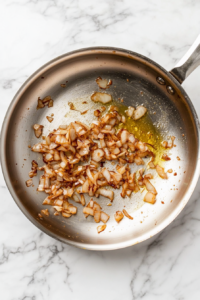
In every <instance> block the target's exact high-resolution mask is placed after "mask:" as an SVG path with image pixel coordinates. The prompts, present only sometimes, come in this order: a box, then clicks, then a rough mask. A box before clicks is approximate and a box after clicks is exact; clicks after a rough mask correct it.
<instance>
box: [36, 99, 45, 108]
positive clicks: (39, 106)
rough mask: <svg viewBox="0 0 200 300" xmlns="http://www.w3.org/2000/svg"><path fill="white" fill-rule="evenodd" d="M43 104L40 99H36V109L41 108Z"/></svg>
mask: <svg viewBox="0 0 200 300" xmlns="http://www.w3.org/2000/svg"><path fill="white" fill-rule="evenodd" d="M43 107H44V104H43V102H42V100H41V99H40V98H38V105H37V109H40V108H43Z"/></svg>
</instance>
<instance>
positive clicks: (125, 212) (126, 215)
mask: <svg viewBox="0 0 200 300" xmlns="http://www.w3.org/2000/svg"><path fill="white" fill-rule="evenodd" d="M123 214H124V215H125V217H127V218H128V219H130V220H133V217H131V216H130V215H129V214H128V212H127V211H126V210H125V209H123Z"/></svg>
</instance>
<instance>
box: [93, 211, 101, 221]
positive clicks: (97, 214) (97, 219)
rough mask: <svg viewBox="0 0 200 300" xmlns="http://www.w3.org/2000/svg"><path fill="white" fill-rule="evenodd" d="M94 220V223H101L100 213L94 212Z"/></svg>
mask: <svg viewBox="0 0 200 300" xmlns="http://www.w3.org/2000/svg"><path fill="white" fill-rule="evenodd" d="M94 220H95V222H96V223H99V222H100V221H101V211H100V210H95V211H94Z"/></svg>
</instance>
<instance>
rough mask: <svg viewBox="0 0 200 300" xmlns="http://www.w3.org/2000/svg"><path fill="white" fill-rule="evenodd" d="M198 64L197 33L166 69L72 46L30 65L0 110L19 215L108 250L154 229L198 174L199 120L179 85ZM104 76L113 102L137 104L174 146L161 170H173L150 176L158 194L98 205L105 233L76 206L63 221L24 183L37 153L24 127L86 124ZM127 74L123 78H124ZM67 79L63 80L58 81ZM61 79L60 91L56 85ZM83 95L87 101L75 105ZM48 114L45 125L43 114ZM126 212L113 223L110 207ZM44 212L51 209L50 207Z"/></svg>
mask: <svg viewBox="0 0 200 300" xmlns="http://www.w3.org/2000/svg"><path fill="white" fill-rule="evenodd" d="M199 63H200V36H199V37H198V39H197V40H196V41H195V43H194V44H193V46H192V47H191V48H190V50H189V51H188V52H187V54H186V55H185V56H184V57H183V59H182V60H181V61H180V63H179V64H178V65H177V66H176V67H175V68H174V69H173V70H171V71H170V72H168V71H166V70H165V69H164V68H162V67H161V66H160V65H158V64H157V63H155V62H154V61H152V60H150V59H149V58H147V57H145V56H143V55H140V54H138V53H135V52H132V51H128V50H124V49H119V48H110V47H95V48H86V49H80V50H77V51H73V52H70V53H67V54H64V55H62V56H59V57H57V58H56V59H54V60H52V61H50V62H48V63H47V64H46V65H44V66H43V67H41V68H40V69H39V70H37V71H36V72H35V73H34V74H33V75H32V76H31V77H30V78H29V79H28V80H27V81H26V82H25V83H24V84H23V86H22V87H21V88H20V89H19V91H18V92H17V94H16V95H15V97H14V99H13V101H12V102H11V104H10V107H9V109H8V111H7V113H6V116H5V119H4V123H3V127H2V132H1V145H0V147H1V164H2V169H3V174H4V178H5V181H6V184H7V186H8V189H9V191H10V193H11V195H12V197H13V199H14V200H15V202H16V203H17V205H18V206H19V208H20V209H21V210H22V212H23V213H24V214H25V215H26V216H27V218H28V219H29V220H30V221H31V222H32V223H33V224H35V225H36V226H37V227H38V228H39V229H41V230H42V231H44V232H45V233H46V234H48V235H50V236H51V237H53V238H55V239H57V240H60V241H62V242H64V243H68V244H70V245H74V246H77V247H80V248H84V249H90V250H111V249H118V248H123V247H127V246H130V245H134V244H136V243H139V242H141V241H144V240H146V239H148V238H150V237H152V236H153V235H155V234H157V233H158V232H160V231H161V230H162V229H163V228H165V227H166V226H167V225H168V224H170V223H171V222H172V221H173V220H174V218H175V217H176V216H177V215H178V214H179V213H180V211H181V210H182V209H183V208H184V206H185V205H186V203H187V202H188V200H189V199H190V196H191V194H192V192H193V190H194V188H195V185H196V183H197V180H198V177H199V170H200V166H199V162H200V160H199V121H198V117H197V114H196V112H195V109H194V107H193V105H192V102H191V100H190V98H189V97H188V95H187V93H186V92H185V91H184V89H183V88H182V86H181V83H182V82H183V81H184V80H185V78H186V77H187V76H188V75H189V74H190V73H191V72H192V71H193V70H194V69H195V68H196V67H197V65H198V64H199ZM99 76H101V77H102V78H107V79H112V81H113V84H112V86H111V87H110V88H109V93H111V94H112V96H113V98H114V99H116V100H117V99H118V98H123V100H124V104H125V105H127V106H129V105H132V106H134V107H136V106H138V105H140V104H143V105H144V106H145V107H147V109H148V117H149V118H150V119H151V122H152V123H153V124H154V126H155V127H156V128H157V129H158V130H159V131H160V133H161V134H162V136H163V138H166V139H167V138H168V136H172V135H174V136H175V137H176V140H175V142H176V143H175V144H176V147H175V148H173V149H172V150H171V160H170V161H169V162H166V164H165V169H166V170H167V169H170V168H171V169H173V172H174V173H176V174H177V176H174V173H172V174H169V179H168V180H162V179H161V178H159V177H158V176H155V177H154V179H153V180H152V182H153V184H154V186H156V189H157V191H158V196H157V202H156V203H155V205H150V204H147V203H144V202H143V195H142V194H140V193H137V194H134V195H133V197H132V198H131V199H129V198H127V199H122V198H121V197H120V194H119V193H117V192H116V191H115V199H114V202H113V205H112V206H107V203H108V201H107V200H106V199H105V198H103V197H102V198H99V203H100V204H101V206H102V207H103V210H104V211H106V212H107V213H108V214H109V215H110V216H111V218H110V220H109V222H108V223H107V228H106V231H104V232H103V233H101V234H99V235H98V234H97V230H96V227H97V224H96V223H94V220H93V219H92V217H88V218H87V219H85V218H84V216H83V213H82V207H81V205H80V206H79V204H77V206H78V214H77V215H76V216H74V217H71V218H69V219H65V218H63V217H59V216H54V214H53V208H52V207H44V206H43V205H42V202H43V199H44V197H45V194H44V193H38V192H37V191H36V188H37V185H38V180H39V178H38V177H34V178H33V183H34V187H29V188H27V187H26V186H25V181H26V180H27V179H28V172H29V171H30V167H31V161H32V160H33V159H35V160H37V161H38V163H39V165H42V160H41V155H40V154H37V153H33V152H31V151H30V149H29V148H28V145H29V144H31V145H33V144H35V143H36V142H38V140H37V139H36V137H35V136H34V132H33V129H32V125H33V124H35V123H39V124H42V125H44V135H45V134H47V133H48V132H49V130H53V129H54V128H57V127H58V126H59V125H60V124H68V123H69V122H71V121H73V120H75V119H78V120H79V121H82V122H91V120H92V116H93V111H94V106H92V105H93V103H92V104H91V100H90V95H91V94H92V93H93V92H94V91H97V90H98V86H97V84H96V82H95V79H96V78H97V77H99ZM127 79H128V80H127ZM66 81H67V83H66ZM64 83H65V84H66V87H65V88H62V87H61V84H64ZM47 95H51V97H52V99H53V100H54V106H53V107H52V108H47V107H45V108H44V109H40V110H38V111H37V110H36V106H37V98H38V97H41V98H43V97H45V96H47ZM83 100H87V102H88V104H85V105H86V106H84V107H83V104H82V103H83ZM69 101H71V102H73V103H74V105H75V106H76V107H77V108H78V109H79V110H83V108H84V109H85V110H87V109H88V113H87V114H85V115H80V113H78V112H74V111H69V106H68V105H67V103H68V102H69ZM52 113H53V114H54V121H53V122H52V123H49V122H48V121H47V119H46V116H47V115H49V116H50V115H51V114H52ZM177 157H179V158H180V160H178V159H177ZM124 206H125V207H126V210H127V211H128V212H129V213H130V214H132V216H133V217H134V219H133V220H132V221H131V220H129V219H126V218H124V219H123V220H122V221H121V223H120V224H117V223H116V221H115V220H114V213H115V212H116V210H122V209H123V207H124ZM44 208H48V209H49V210H50V216H49V217H46V216H44V217H43V220H41V219H40V218H39V217H38V213H39V212H40V210H41V209H44ZM51 209H52V210H51Z"/></svg>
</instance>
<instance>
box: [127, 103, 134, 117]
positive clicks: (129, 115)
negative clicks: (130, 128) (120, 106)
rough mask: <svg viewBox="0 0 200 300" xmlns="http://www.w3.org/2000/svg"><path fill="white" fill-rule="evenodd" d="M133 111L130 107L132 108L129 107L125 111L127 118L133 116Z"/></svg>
mask: <svg viewBox="0 0 200 300" xmlns="http://www.w3.org/2000/svg"><path fill="white" fill-rule="evenodd" d="M134 111H135V108H134V107H132V106H129V107H128V110H126V114H127V116H128V117H130V118H131V117H132V116H133V114H134Z"/></svg>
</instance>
